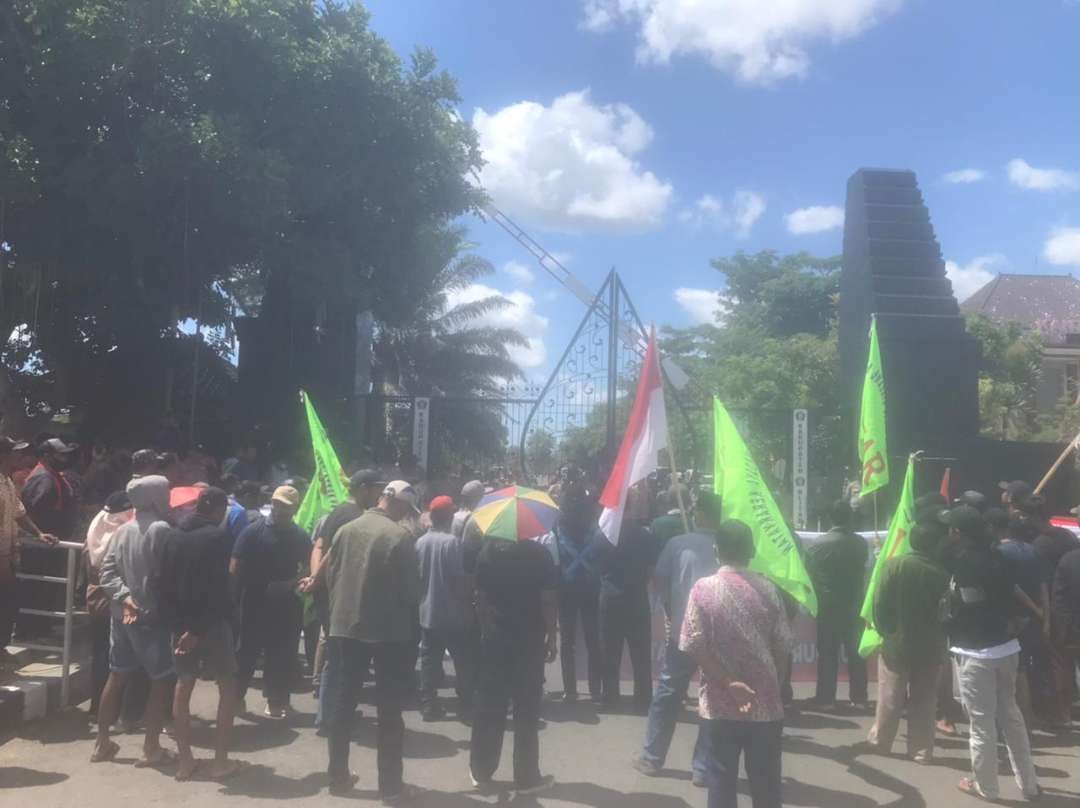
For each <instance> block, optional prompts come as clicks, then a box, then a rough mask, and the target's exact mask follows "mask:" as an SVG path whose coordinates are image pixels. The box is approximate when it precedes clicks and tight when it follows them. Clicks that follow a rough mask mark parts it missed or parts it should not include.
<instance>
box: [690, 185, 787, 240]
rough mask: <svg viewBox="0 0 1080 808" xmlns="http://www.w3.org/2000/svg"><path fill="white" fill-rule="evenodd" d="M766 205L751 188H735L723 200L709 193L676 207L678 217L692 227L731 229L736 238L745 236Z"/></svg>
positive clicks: (760, 196) (759, 195) (763, 211)
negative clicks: (728, 198)
mask: <svg viewBox="0 0 1080 808" xmlns="http://www.w3.org/2000/svg"><path fill="white" fill-rule="evenodd" d="M766 207H767V205H766V203H765V197H764V196H762V195H761V194H759V193H757V192H755V191H736V192H735V193H734V194H732V195H731V200H730V201H729V202H726V203H725V202H724V201H723V200H722V199H719V198H718V197H716V196H713V195H712V194H704V195H703V196H701V197H699V198H698V200H697V201H696V202H695V203H694V204H693V205H691V206H690V207H688V208H683V209H682V210H681V211H679V221H680V222H684V223H685V224H688V225H690V226H691V227H694V228H701V227H712V228H715V229H717V230H729V229H730V230H734V231H735V235H736V236H737V237H738V238H746V237H747V236H748V235H750V231H751V230H752V229H753V228H754V225H755V224H757V221H758V219H760V218H761V216H762V214H764V213H765V208H766Z"/></svg>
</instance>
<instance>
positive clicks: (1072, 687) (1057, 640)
mask: <svg viewBox="0 0 1080 808" xmlns="http://www.w3.org/2000/svg"><path fill="white" fill-rule="evenodd" d="M1051 603H1052V611H1053V615H1054V619H1053V625H1052V626H1051V631H1052V634H1051V639H1052V641H1053V643H1054V645H1055V646H1056V647H1057V648H1058V649H1059V651H1060V653H1061V654H1062V656H1063V660H1062V661H1063V663H1064V664H1062V665H1061V666H1060V667H1059V668H1057V669H1056V670H1055V674H1056V675H1057V676H1058V677H1059V678H1058V679H1057V680H1056V681H1055V684H1056V686H1057V693H1058V694H1059V695H1060V697H1061V699H1062V705H1064V704H1069V705H1072V702H1073V698H1074V696H1075V695H1076V681H1075V679H1074V676H1073V672H1074V671H1075V670H1076V663H1077V660H1078V659H1080V549H1077V550H1070V551H1069V552H1068V553H1066V554H1065V555H1064V556H1062V558H1061V561H1059V562H1058V565H1057V570H1056V571H1055V573H1054V587H1053V591H1052V593H1051Z"/></svg>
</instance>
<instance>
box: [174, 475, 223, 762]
mask: <svg viewBox="0 0 1080 808" xmlns="http://www.w3.org/2000/svg"><path fill="white" fill-rule="evenodd" d="M228 507H229V497H228V495H227V494H226V493H225V492H224V491H222V490H221V489H220V488H204V489H203V490H202V491H201V492H199V498H198V500H197V502H196V503H195V513H192V514H189V515H188V516H186V517H184V518H183V519H182V520H181V521H180V524H179V527H178V528H177V529H176V530H173V531H170V532H169V534H168V538H167V539H166V542H165V547H164V550H163V553H162V568H161V584H162V586H161V589H162V592H161V609H162V613H163V615H164V617H165V620H166V622H167V623H168V625H169V627H170V628H171V629H172V635H173V657H174V659H175V665H176V674H177V676H178V681H177V684H176V694H175V697H174V699H173V718H174V729H175V731H176V734H175V737H176V746H177V751H178V752H179V756H180V760H179V764H178V766H177V770H176V779H177V780H189V779H191V775H192V774H193V773H194V771H195V765H196V761H195V758H194V757H193V756H192V754H191V712H190V708H191V693H192V691H193V690H194V689H195V680H196V678H198V676H199V673H200V672H203V673H207V674H209V675H210V676H213V677H214V678H215V679H216V680H217V685H218V712H217V748H216V754H215V757H214V763H213V766H212V767H211V768H210V776H211V777H212V778H215V779H220V778H224V777H228V776H229V775H230V774H233V773H234V772H235V771H236V763H235V762H234V761H230V760H229V737H230V735H231V733H232V725H233V717H234V716H235V714H236V701H237V690H236V672H237V664H236V653H235V651H234V650H233V647H234V646H233V634H232V625H231V622H230V620H231V617H232V598H231V597H230V591H229V571H228V564H229V558H228V554H227V553H228V548H229V544H230V540H229V534H228V531H226V530H225V528H223V527H221V525H222V523H223V522H224V520H225V513H226V511H227V509H228Z"/></svg>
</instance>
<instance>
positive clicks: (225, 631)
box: [173, 620, 237, 679]
mask: <svg viewBox="0 0 1080 808" xmlns="http://www.w3.org/2000/svg"><path fill="white" fill-rule="evenodd" d="M179 639H180V637H179V635H176V636H174V637H173V647H175V646H176V642H177V640H179ZM173 661H174V664H175V665H176V674H177V676H191V677H197V676H199V675H200V674H205V675H207V676H209V677H210V678H212V679H224V678H225V677H227V676H235V675H236V670H237V667H236V650H235V648H234V645H233V632H232V626H230V625H229V624H228V622H226V621H225V620H222V621H220V622H218V623H214V624H213V625H212V626H210V628H209V629H207V631H206V633H205V634H203V635H202V636H201V637H199V642H198V643H196V645H195V647H194V648H193V649H192V650H191V651H189V652H188V653H186V654H173Z"/></svg>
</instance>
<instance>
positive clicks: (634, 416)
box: [600, 328, 668, 544]
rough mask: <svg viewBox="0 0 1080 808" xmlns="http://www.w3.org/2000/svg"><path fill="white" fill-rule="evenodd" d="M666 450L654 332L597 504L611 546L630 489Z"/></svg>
mask: <svg viewBox="0 0 1080 808" xmlns="http://www.w3.org/2000/svg"><path fill="white" fill-rule="evenodd" d="M666 448H668V431H667V411H666V409H665V407H664V379H663V377H662V376H661V375H660V356H659V353H658V352H657V350H656V329H655V328H654V329H653V330H652V331H651V332H650V334H649V348H648V350H646V351H645V361H644V362H643V363H642V365H641V378H640V379H639V380H638V387H637V396H635V398H634V409H633V410H631V411H630V423H628V424H627V425H626V434H625V435H624V436H623V441H622V445H621V446H620V447H619V454H618V456H617V457H616V458H615V466H614V467H613V468H612V469H611V476H610V477H609V478H608V481H607V485H605V486H604V492H603V493H602V494H601V495H600V504H601V505H602V506H603V507H604V510H603V512H602V513H601V514H600V530H601V532H602V533H603V534H604V536H606V537H607V540H608V541H609V542H611V543H612V544H618V543H619V530H620V529H621V528H622V520H623V512H624V511H625V510H626V497H627V494H628V493H629V491H630V486H632V485H634V484H635V483H638V482H641V481H642V480H644V479H645V478H646V477H648V476H649V475H650V474H652V473H653V472H654V471H656V468H657V465H658V463H657V455H658V453H659V452H660V450H661V449H666Z"/></svg>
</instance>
